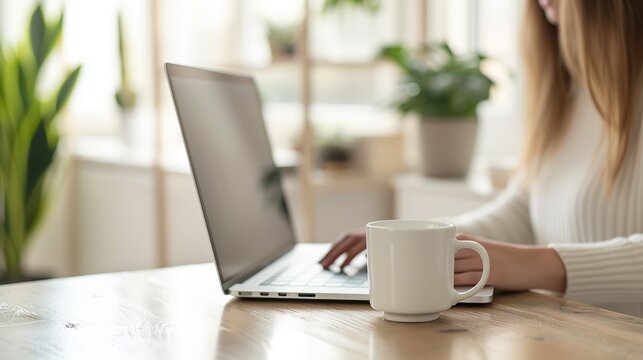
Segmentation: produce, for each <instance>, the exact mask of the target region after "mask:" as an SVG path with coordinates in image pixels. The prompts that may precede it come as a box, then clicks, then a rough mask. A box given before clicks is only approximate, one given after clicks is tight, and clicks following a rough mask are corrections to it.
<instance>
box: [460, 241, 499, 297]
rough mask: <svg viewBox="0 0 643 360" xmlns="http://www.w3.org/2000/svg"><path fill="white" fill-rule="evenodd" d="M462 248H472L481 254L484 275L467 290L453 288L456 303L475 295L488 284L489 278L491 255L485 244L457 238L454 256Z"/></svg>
mask: <svg viewBox="0 0 643 360" xmlns="http://www.w3.org/2000/svg"><path fill="white" fill-rule="evenodd" d="M460 249H471V250H473V251H475V252H477V253H478V255H480V258H481V259H482V277H481V278H480V281H478V283H477V284H476V286H474V287H472V288H471V289H469V290H467V291H465V292H459V291H456V290H455V289H453V288H452V289H451V298H452V299H453V301H454V303H456V302H458V301H462V300H464V299H467V298H470V297H472V296H473V295H475V294H477V293H478V291H480V290H482V288H483V287H484V286H485V285H486V284H487V280H488V279H489V268H490V266H489V255H488V254H487V250H485V248H484V246H482V245H480V244H479V243H477V242H475V241H470V240H456V241H455V246H454V248H453V256H455V253H456V252H458V250H460Z"/></svg>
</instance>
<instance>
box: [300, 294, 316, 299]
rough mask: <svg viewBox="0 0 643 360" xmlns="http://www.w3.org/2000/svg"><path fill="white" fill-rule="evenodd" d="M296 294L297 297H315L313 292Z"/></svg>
mask: <svg viewBox="0 0 643 360" xmlns="http://www.w3.org/2000/svg"><path fill="white" fill-rule="evenodd" d="M298 295H299V297H307V298H311V297H315V294H311V293H299V294H298Z"/></svg>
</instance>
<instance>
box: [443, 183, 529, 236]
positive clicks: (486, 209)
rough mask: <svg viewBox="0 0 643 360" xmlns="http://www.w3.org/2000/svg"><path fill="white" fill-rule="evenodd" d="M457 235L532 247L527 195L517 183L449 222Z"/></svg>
mask: <svg viewBox="0 0 643 360" xmlns="http://www.w3.org/2000/svg"><path fill="white" fill-rule="evenodd" d="M449 220H450V221H451V222H452V223H454V224H455V225H456V228H457V230H458V232H464V233H469V234H472V235H477V236H482V237H485V238H488V239H493V240H498V241H504V242H508V243H514V244H525V245H527V244H533V243H534V235H533V230H532V227H531V220H530V216H529V193H528V192H527V190H525V189H524V187H523V186H522V185H521V184H520V183H519V182H517V181H513V182H512V183H511V184H510V185H509V187H508V188H507V189H506V190H505V191H503V192H502V193H501V194H500V195H498V197H496V198H495V199H494V200H492V201H491V202H489V203H488V204H486V205H483V206H482V207H480V208H478V209H475V210H472V211H469V212H467V213H464V214H462V215H460V216H457V217H455V218H451V219H449Z"/></svg>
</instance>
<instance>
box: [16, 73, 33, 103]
mask: <svg viewBox="0 0 643 360" xmlns="http://www.w3.org/2000/svg"><path fill="white" fill-rule="evenodd" d="M17 65H18V90H19V94H20V100H21V103H22V113H23V114H24V113H26V112H27V111H28V110H29V106H30V102H31V101H30V98H31V96H30V94H31V89H30V88H31V86H30V84H29V80H28V76H29V75H28V74H27V70H25V69H26V66H25V65H24V64H23V63H22V62H20V61H18V62H17Z"/></svg>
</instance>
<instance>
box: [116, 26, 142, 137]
mask: <svg viewBox="0 0 643 360" xmlns="http://www.w3.org/2000/svg"><path fill="white" fill-rule="evenodd" d="M118 60H119V64H120V69H121V77H120V81H121V83H120V85H119V87H118V89H117V90H116V93H115V94H114V99H115V100H116V104H117V105H118V108H119V109H120V111H121V124H120V125H121V137H122V140H123V142H124V143H125V145H127V146H131V145H133V144H134V136H135V134H134V131H135V126H134V125H135V124H134V123H133V122H134V121H135V120H136V119H135V118H134V115H133V112H134V108H135V107H136V99H137V95H136V91H135V90H134V87H133V86H132V79H131V77H130V72H129V62H128V60H129V57H128V52H127V43H126V41H125V30H124V28H123V15H122V14H120V13H119V14H118Z"/></svg>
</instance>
